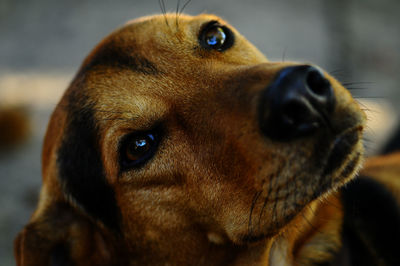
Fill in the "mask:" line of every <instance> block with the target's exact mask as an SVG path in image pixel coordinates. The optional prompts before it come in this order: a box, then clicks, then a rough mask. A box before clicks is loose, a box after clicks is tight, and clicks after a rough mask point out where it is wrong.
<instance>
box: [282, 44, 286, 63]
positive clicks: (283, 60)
mask: <svg viewBox="0 0 400 266" xmlns="http://www.w3.org/2000/svg"><path fill="white" fill-rule="evenodd" d="M286 51H287V46H285V47H284V48H283V53H282V62H285V59H286Z"/></svg>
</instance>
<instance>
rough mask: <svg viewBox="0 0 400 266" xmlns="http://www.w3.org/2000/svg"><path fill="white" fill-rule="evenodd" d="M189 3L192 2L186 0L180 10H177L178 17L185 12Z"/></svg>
mask: <svg viewBox="0 0 400 266" xmlns="http://www.w3.org/2000/svg"><path fill="white" fill-rule="evenodd" d="M191 1H192V0H187V1H186V2H185V4H183V6H182V8H181V10H179V15H181V14H182V12H183V10H185V8H186V6H187V5H188V4H189V3H190V2H191Z"/></svg>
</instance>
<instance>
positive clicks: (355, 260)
mask: <svg viewBox="0 0 400 266" xmlns="http://www.w3.org/2000/svg"><path fill="white" fill-rule="evenodd" d="M342 200H343V204H344V211H345V218H344V225H343V242H344V243H345V245H344V248H347V249H348V250H347V251H346V252H343V251H342V255H343V254H347V255H346V256H347V257H348V258H347V260H348V265H365V266H368V265H400V252H399V241H400V206H399V205H398V204H397V202H396V200H395V199H394V197H393V196H392V195H391V194H390V192H389V191H388V190H387V189H386V188H385V187H384V186H383V185H381V184H379V183H378V182H376V181H374V180H372V179H370V178H367V177H360V178H357V179H356V180H355V181H354V182H352V183H350V184H348V185H347V186H346V187H345V188H343V190H342Z"/></svg>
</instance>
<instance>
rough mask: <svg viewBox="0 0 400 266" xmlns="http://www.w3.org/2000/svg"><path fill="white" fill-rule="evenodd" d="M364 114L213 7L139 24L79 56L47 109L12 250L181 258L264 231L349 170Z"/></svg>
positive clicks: (353, 167) (327, 81) (334, 85)
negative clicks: (32, 198)
mask: <svg viewBox="0 0 400 266" xmlns="http://www.w3.org/2000/svg"><path fill="white" fill-rule="evenodd" d="M363 120H364V115H363V113H362V112H361V111H360V109H359V107H358V105H357V103H356V102H355V101H354V100H353V99H352V97H351V95H350V93H349V92H348V91H347V90H346V89H345V88H343V87H342V86H341V85H340V83H338V82H337V81H336V80H335V79H334V78H333V77H331V76H330V75H328V74H327V73H326V72H324V71H322V70H320V69H319V68H317V67H315V66H312V65H308V64H297V63H289V62H285V63H283V62H269V61H268V60H267V59H266V58H265V57H264V56H263V55H262V54H261V53H260V52H259V51H258V50H257V49H256V48H255V47H254V46H253V45H252V44H250V43H249V42H248V41H247V40H246V39H245V38H244V37H243V36H242V35H240V34H239V33H238V32H237V31H236V30H235V29H234V28H233V27H231V26H230V25H229V24H227V23H226V22H225V21H223V20H222V19H220V18H219V17H216V16H212V15H200V16H195V17H190V16H184V15H182V16H180V17H179V18H177V17H176V16H175V14H174V15H166V16H162V15H161V16H152V17H146V18H142V19H139V20H134V21H132V22H130V23H128V24H126V25H125V26H124V27H122V28H121V29H119V30H117V31H115V32H114V33H112V34H111V35H110V36H108V37H107V38H105V39H104V40H103V41H102V42H101V43H100V44H99V45H98V46H97V47H96V48H95V49H94V51H93V52H92V53H91V54H90V55H89V56H88V57H87V58H86V60H85V61H84V63H83V65H82V67H81V69H80V71H79V72H78V74H77V76H76V77H75V79H74V80H73V81H72V83H71V85H70V87H69V88H68V90H67V91H66V93H65V95H64V96H63V98H62V100H61V101H60V103H59V105H58V107H57V108H56V110H55V112H54V113H53V116H52V118H51V121H50V124H49V127H48V131H47V135H46V139H45V144H44V150H43V188H42V192H41V198H40V203H39V206H38V208H37V210H36V212H35V214H34V215H33V218H32V221H31V223H30V225H28V226H27V227H26V228H25V229H24V231H23V233H21V234H20V236H19V238H18V240H17V242H16V252H17V257H18V259H19V261H20V262H21V260H22V259H23V258H25V259H24V260H25V262H26V261H29V260H32V261H33V260H34V259H35V260H36V261H48V260H49V256H50V260H57V259H59V257H60V256H59V255H57V254H59V253H63V252H65V251H67V252H68V254H69V255H68V256H69V257H70V258H71V259H72V260H77V259H76V258H80V259H79V261H80V262H79V263H84V262H83V259H81V257H82V256H83V255H82V254H95V253H96V254H95V255H91V256H86V257H85V256H83V257H85V258H86V260H87V261H90V259H93V260H92V261H90V262H91V263H93V261H94V260H95V259H97V260H98V261H99V263H100V262H103V263H106V261H108V260H110V261H112V260H113V257H115V256H114V255H113V254H122V253H124V255H121V257H123V256H126V254H128V253H129V254H130V255H131V256H132V257H133V258H134V257H136V258H138V257H143V256H144V257H146V256H147V260H146V261H148V262H150V261H152V258H153V257H157V258H164V259H165V261H167V260H169V259H171V258H172V256H173V255H172V254H173V252H172V251H171V250H175V252H176V250H177V249H179V252H180V255H179V256H180V257H182V260H181V261H185V259H184V257H185V256H186V257H188V256H189V257H190V255H195V254H196V252H198V251H197V250H200V251H199V252H202V251H201V247H203V246H204V247H206V246H207V245H208V244H209V243H212V244H213V245H215V246H221V247H222V246H224V245H232V246H236V247H239V246H244V245H247V244H248V243H250V242H255V241H262V240H263V239H268V238H270V237H273V236H274V235H276V234H278V233H279V232H280V231H281V230H283V228H285V226H287V225H288V224H289V223H290V222H291V221H292V220H293V219H294V218H295V217H296V216H298V215H300V214H301V213H302V211H303V209H304V208H305V206H307V205H309V204H310V203H311V202H313V201H314V200H315V199H317V198H320V197H322V196H324V195H326V194H327V193H328V192H329V191H331V190H334V189H336V188H338V187H339V186H341V185H342V184H344V183H345V182H346V181H347V180H349V179H351V178H352V177H353V176H354V174H355V172H356V171H357V169H358V167H359V165H360V160H361V157H362V145H361V134H362V128H363ZM71 228H72V229H71ZM57 230H58V231H57ZM77 232H79V233H77ZM82 232H85V233H82ZM82 234H83V235H84V236H82ZM39 239H46V240H47V244H43V246H41V247H38V246H36V245H35V243H36V242H37V241H39ZM72 243H73V244H72ZM115 243H118V244H115ZM110 246H112V248H110ZM143 249H148V250H158V254H157V256H155V255H153V254H143V251H142V250H143ZM31 250H35V254H33V251H31ZM41 250H42V251H41ZM60 250H61V251H63V252H60ZM99 250H100V251H99ZM38 251H39V252H38ZM121 252H122V253H121ZM48 253H51V254H50V255H49V254H48ZM139 253H141V254H140V255H139ZM54 254H55V255H54ZM74 258H75V259H74ZM21 264H23V263H22V262H21Z"/></svg>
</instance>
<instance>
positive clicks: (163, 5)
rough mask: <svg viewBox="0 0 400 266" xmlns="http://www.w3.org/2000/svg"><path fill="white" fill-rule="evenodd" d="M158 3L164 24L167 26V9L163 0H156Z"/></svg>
mask: <svg viewBox="0 0 400 266" xmlns="http://www.w3.org/2000/svg"><path fill="white" fill-rule="evenodd" d="M158 4H159V5H160V8H161V12H162V13H163V15H164V20H165V24H167V26H168V27H169V23H168V19H167V9H166V8H165V2H164V0H158Z"/></svg>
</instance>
